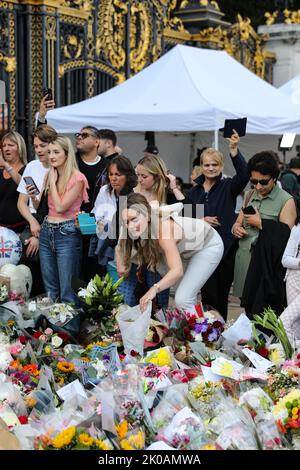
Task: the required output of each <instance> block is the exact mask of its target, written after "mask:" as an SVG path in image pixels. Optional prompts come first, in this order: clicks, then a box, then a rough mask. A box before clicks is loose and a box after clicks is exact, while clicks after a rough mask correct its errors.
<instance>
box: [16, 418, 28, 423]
mask: <svg viewBox="0 0 300 470" xmlns="http://www.w3.org/2000/svg"><path fill="white" fill-rule="evenodd" d="M18 420H19V421H20V423H21V424H27V423H28V418H27V416H18Z"/></svg>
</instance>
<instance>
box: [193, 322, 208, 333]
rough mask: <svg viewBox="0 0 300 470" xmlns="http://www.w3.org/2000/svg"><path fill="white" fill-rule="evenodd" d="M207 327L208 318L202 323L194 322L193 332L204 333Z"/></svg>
mask: <svg viewBox="0 0 300 470" xmlns="http://www.w3.org/2000/svg"><path fill="white" fill-rule="evenodd" d="M207 328H208V320H207V319H206V320H204V322H202V323H196V325H195V332H196V333H197V334H198V333H205V331H206V330H207Z"/></svg>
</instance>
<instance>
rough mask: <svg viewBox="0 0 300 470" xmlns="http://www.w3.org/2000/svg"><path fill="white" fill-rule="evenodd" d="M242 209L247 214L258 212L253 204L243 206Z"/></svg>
mask: <svg viewBox="0 0 300 470" xmlns="http://www.w3.org/2000/svg"><path fill="white" fill-rule="evenodd" d="M242 211H243V213H244V214H246V215H254V214H256V211H255V208H254V207H253V206H247V207H242Z"/></svg>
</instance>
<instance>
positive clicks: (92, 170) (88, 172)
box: [76, 155, 105, 212]
mask: <svg viewBox="0 0 300 470" xmlns="http://www.w3.org/2000/svg"><path fill="white" fill-rule="evenodd" d="M76 157H77V164H78V168H79V171H81V173H83V174H84V176H85V177H86V179H87V180H88V183H89V189H88V190H87V192H88V196H89V202H83V203H82V205H81V210H82V211H83V212H91V210H92V208H93V195H94V191H95V186H96V181H97V177H98V175H99V173H100V172H101V171H102V169H103V163H105V159H104V157H101V158H100V161H99V162H98V163H96V164H95V165H88V164H87V163H85V162H84V161H83V160H82V158H80V155H76ZM103 160H104V162H103Z"/></svg>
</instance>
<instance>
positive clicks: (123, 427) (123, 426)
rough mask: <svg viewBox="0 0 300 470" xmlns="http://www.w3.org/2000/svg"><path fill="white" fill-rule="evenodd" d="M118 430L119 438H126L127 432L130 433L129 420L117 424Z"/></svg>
mask: <svg viewBox="0 0 300 470" xmlns="http://www.w3.org/2000/svg"><path fill="white" fill-rule="evenodd" d="M116 431H117V435H118V437H119V439H124V437H125V436H126V434H127V433H128V423H127V421H121V423H120V424H117V425H116Z"/></svg>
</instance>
